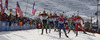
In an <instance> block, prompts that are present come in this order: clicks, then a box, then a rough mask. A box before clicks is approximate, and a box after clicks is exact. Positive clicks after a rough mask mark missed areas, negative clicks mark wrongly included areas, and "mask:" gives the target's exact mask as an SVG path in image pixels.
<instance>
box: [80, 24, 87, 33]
mask: <svg viewBox="0 0 100 40" xmlns="http://www.w3.org/2000/svg"><path fill="white" fill-rule="evenodd" d="M79 26H80V28H81V30H82V31H83V33H84V34H87V33H86V32H85V30H84V29H83V28H82V25H81V23H79Z"/></svg>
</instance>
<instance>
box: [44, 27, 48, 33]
mask: <svg viewBox="0 0 100 40" xmlns="http://www.w3.org/2000/svg"><path fill="white" fill-rule="evenodd" d="M45 28H46V33H47V34H48V32H47V25H45Z"/></svg>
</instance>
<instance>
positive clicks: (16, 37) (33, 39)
mask: <svg viewBox="0 0 100 40" xmlns="http://www.w3.org/2000/svg"><path fill="white" fill-rule="evenodd" d="M88 34H90V35H87V34H83V32H79V35H78V36H77V37H75V34H74V33H73V32H72V31H71V32H70V33H69V34H68V36H69V38H66V37H65V35H64V33H63V31H62V37H61V38H60V39H59V35H58V32H54V31H53V29H52V32H51V33H48V34H46V33H45V30H44V35H41V29H40V30H38V29H32V30H22V31H8V32H0V40H100V34H94V35H93V34H92V33H88Z"/></svg>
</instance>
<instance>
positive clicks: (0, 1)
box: [0, 0, 3, 14]
mask: <svg viewBox="0 0 100 40" xmlns="http://www.w3.org/2000/svg"><path fill="white" fill-rule="evenodd" d="M0 7H1V14H2V13H3V7H2V0H0Z"/></svg>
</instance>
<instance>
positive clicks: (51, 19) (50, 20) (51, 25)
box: [49, 13, 54, 33]
mask: <svg viewBox="0 0 100 40" xmlns="http://www.w3.org/2000/svg"><path fill="white" fill-rule="evenodd" d="M53 26H54V22H53V16H52V13H50V17H49V33H50V32H51V28H52V27H53Z"/></svg>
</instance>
